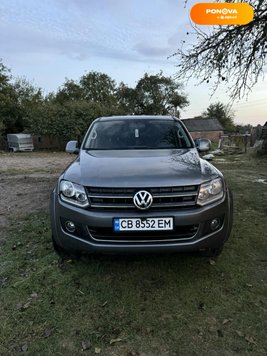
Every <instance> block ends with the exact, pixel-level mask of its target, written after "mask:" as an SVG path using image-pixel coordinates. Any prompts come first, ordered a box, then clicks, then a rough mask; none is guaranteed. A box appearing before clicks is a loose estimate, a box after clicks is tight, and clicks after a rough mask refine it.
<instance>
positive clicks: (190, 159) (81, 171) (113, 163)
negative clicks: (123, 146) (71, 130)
mask: <svg viewBox="0 0 267 356" xmlns="http://www.w3.org/2000/svg"><path fill="white" fill-rule="evenodd" d="M218 176H221V173H220V172H219V171H218V170H217V169H216V168H215V167H214V166H213V165H211V164H210V163H208V162H207V161H205V160H202V159H201V158H200V157H199V155H198V152H197V150H196V149H195V148H193V149H181V150H124V151H122V150H121V151H120V150H119V151H115V150H113V151H103V150H100V151H97V150H91V151H85V150H81V152H80V155H79V157H78V158H77V159H76V160H75V161H74V162H73V163H72V164H71V165H70V166H69V167H68V168H67V170H66V171H65V173H64V176H63V177H64V179H67V180H70V181H72V182H76V183H79V184H82V185H84V186H95V187H164V186H165V187H167V186H179V185H195V184H197V185H198V184H201V183H202V182H204V181H208V180H210V179H212V178H215V177H218Z"/></svg>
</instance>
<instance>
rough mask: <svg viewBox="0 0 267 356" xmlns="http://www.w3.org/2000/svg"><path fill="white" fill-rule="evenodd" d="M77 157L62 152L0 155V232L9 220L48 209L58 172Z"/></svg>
mask: <svg viewBox="0 0 267 356" xmlns="http://www.w3.org/2000/svg"><path fill="white" fill-rule="evenodd" d="M75 158H76V156H73V155H69V154H67V153H63V152H49V153H48V152H45V153H44V152H40V153H39V152H27V153H3V154H0V196H1V199H0V229H1V228H3V227H6V226H7V224H8V217H9V216H10V215H12V214H15V215H16V216H17V217H18V219H19V217H20V216H22V215H25V214H27V213H31V212H33V211H36V210H40V209H48V204H49V195H50V192H51V190H52V189H53V186H54V184H55V182H56V180H57V177H58V176H59V175H60V173H61V172H62V171H63V170H64V169H65V167H67V165H68V164H69V163H70V162H71V161H73V159H75Z"/></svg>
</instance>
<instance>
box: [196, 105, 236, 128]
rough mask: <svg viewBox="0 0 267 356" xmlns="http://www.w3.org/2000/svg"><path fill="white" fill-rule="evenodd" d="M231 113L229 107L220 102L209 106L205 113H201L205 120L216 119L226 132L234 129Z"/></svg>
mask: <svg viewBox="0 0 267 356" xmlns="http://www.w3.org/2000/svg"><path fill="white" fill-rule="evenodd" d="M233 116H234V115H233V113H232V111H231V109H230V108H229V106H227V105H224V104H223V103H221V102H217V103H215V104H210V106H209V107H208V108H207V110H206V111H204V112H203V114H202V117H203V118H205V119H217V120H219V121H220V123H221V124H222V126H223V127H224V128H225V129H226V130H227V131H233V130H234V129H235V125H234V121H233Z"/></svg>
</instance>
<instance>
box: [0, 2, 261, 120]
mask: <svg viewBox="0 0 267 356" xmlns="http://www.w3.org/2000/svg"><path fill="white" fill-rule="evenodd" d="M196 2H198V1H195V0H189V1H188V5H187V8H184V1H183V0H142V1H141V0H27V1H25V0H1V1H0V58H2V61H3V64H4V65H5V66H7V67H8V68H10V69H11V73H12V75H13V76H15V77H16V76H19V77H26V78H27V79H28V80H29V81H31V82H32V83H33V84H34V85H35V86H37V87H41V88H42V89H43V90H44V93H46V94H47V93H48V92H51V91H56V90H57V89H58V88H59V87H60V85H62V84H63V83H64V81H65V79H66V78H68V79H74V80H78V79H79V78H80V77H81V76H82V75H84V74H85V73H87V72H90V71H92V70H93V71H99V72H103V73H106V74H108V75H109V76H111V77H112V78H113V79H115V80H116V82H117V83H119V82H121V81H123V82H124V83H126V84H128V85H129V86H131V87H134V86H135V85H136V82H137V81H138V80H139V79H140V78H141V77H142V76H143V75H144V73H146V72H147V73H149V74H156V73H159V71H160V70H162V71H163V73H164V74H165V75H168V76H175V73H176V72H177V64H178V62H177V59H176V58H175V57H171V58H169V56H170V55H172V54H173V53H175V51H176V50H177V48H178V47H179V46H180V44H181V41H182V40H183V39H185V36H186V32H187V31H190V30H192V28H191V24H190V19H189V11H190V8H191V6H192V5H193V4H194V3H196ZM189 37H190V36H189ZM186 39H187V40H188V36H187V37H186ZM184 91H185V92H186V93H187V94H188V98H189V101H190V105H189V106H188V107H187V108H186V109H185V110H183V111H182V112H181V117H182V118H189V117H193V116H198V115H200V114H201V113H202V112H203V111H204V110H205V109H206V108H207V107H208V106H209V104H210V103H214V102H217V101H222V102H224V103H225V104H227V103H228V102H229V97H227V94H226V93H225V88H220V90H219V91H217V92H216V94H215V95H214V96H213V97H212V98H211V97H210V94H211V88H210V87H209V86H208V85H206V84H205V85H204V84H203V85H197V82H196V81H195V80H194V79H192V80H190V81H189V83H187V84H186V85H185V88H184ZM233 112H234V114H235V119H234V120H235V123H237V124H241V123H242V124H248V123H250V124H252V125H257V124H264V123H265V122H266V121H267V81H266V78H265V80H261V81H260V82H259V83H258V84H257V85H256V86H255V87H254V88H253V91H252V93H251V94H250V95H249V97H248V99H247V100H246V99H244V100H242V101H240V102H238V103H235V104H234V106H233Z"/></svg>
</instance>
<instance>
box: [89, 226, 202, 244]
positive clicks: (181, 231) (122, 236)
mask: <svg viewBox="0 0 267 356" xmlns="http://www.w3.org/2000/svg"><path fill="white" fill-rule="evenodd" d="M198 227H199V226H198V225H186V226H179V227H178V228H176V229H175V230H173V231H138V232H136V231H133V232H129V231H127V232H114V231H113V229H112V228H102V227H90V226H88V231H89V234H90V235H91V237H92V238H93V239H95V240H99V241H116V242H121V241H166V240H186V239H191V238H193V237H194V236H195V234H196V233H197V231H198Z"/></svg>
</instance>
